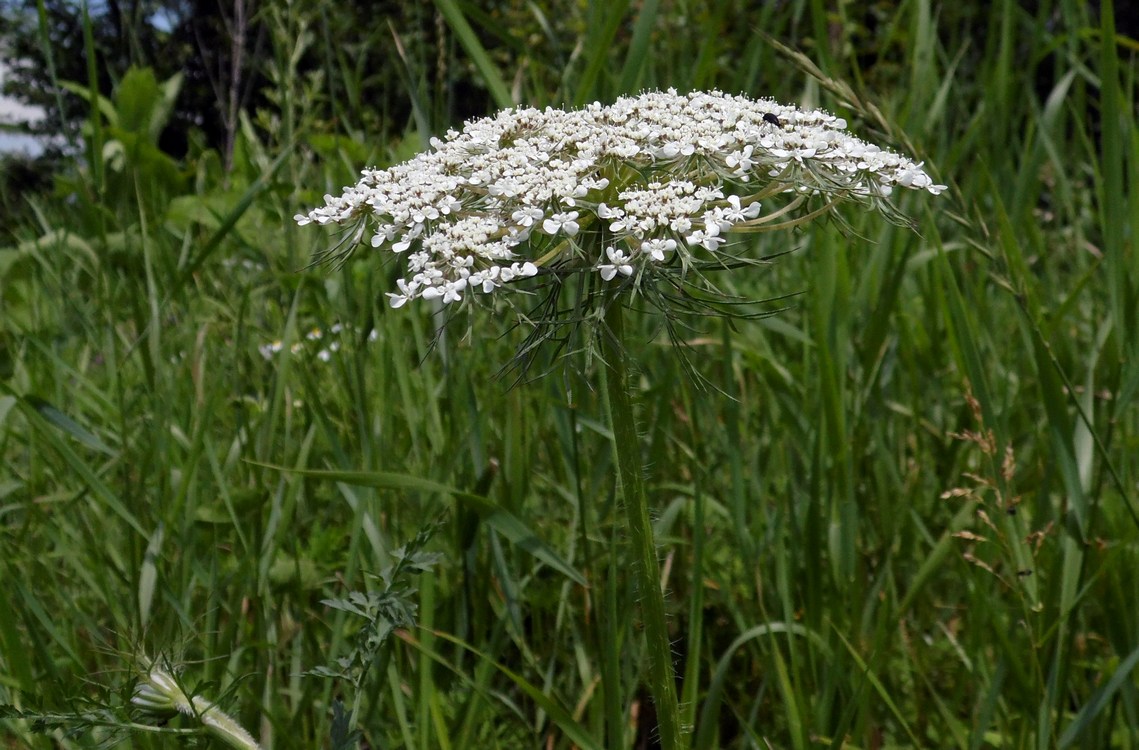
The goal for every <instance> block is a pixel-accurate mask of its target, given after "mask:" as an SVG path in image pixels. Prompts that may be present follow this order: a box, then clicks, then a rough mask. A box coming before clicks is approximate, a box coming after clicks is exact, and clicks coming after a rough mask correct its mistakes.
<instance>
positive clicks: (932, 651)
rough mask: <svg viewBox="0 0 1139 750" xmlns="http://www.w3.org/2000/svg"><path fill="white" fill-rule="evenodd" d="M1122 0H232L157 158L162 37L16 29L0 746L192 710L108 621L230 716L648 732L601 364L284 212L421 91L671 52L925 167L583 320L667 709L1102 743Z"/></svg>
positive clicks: (330, 739)
mask: <svg viewBox="0 0 1139 750" xmlns="http://www.w3.org/2000/svg"><path fill="white" fill-rule="evenodd" d="M1120 6H1121V8H1120V9H1116V10H1115V11H1113V9H1112V5H1111V3H1110V2H1101V3H1084V2H1076V1H1075V0H1055V1H1049V0H1040V1H1039V2H1031V3H1015V2H1010V1H1009V0H995V1H994V2H991V3H979V2H946V3H941V2H932V1H927V0H903V1H902V2H898V3H893V2H867V3H847V2H824V1H823V0H787V1H786V2H772V3H756V2H729V1H725V2H717V3H700V2H686V1H684V0H643V1H642V2H632V1H631V0H607V1H603V0H573V1H570V0H561V1H559V2H554V3H529V2H526V3H524V2H486V3H479V2H460V1H459V0H436V1H435V2H434V4H433V5H432V4H429V3H428V4H425V3H417V2H410V1H409V2H405V3H390V4H385V5H383V6H376V7H375V8H374V9H372V10H369V9H368V8H367V7H360V6H357V5H354V4H350V3H344V4H336V3H331V2H324V1H323V0H295V1H294V2H267V3H265V4H261V5H257V6H255V7H251V9H250V16H249V19H248V23H250V24H251V25H253V24H255V25H256V28H257V29H259V33H260V37H259V39H260V40H261V43H260V46H259V47H258V50H259V51H258V52H257V54H256V56H254V57H250V58H249V59H248V60H247V65H248V66H250V67H251V68H256V70H258V71H259V74H260V75H261V76H263V86H262V87H261V89H260V91H259V92H258V94H257V96H256V97H254V98H253V99H252V100H251V101H250V102H249V103H248V106H245V107H244V108H241V109H231V110H229V111H230V112H231V114H233V115H234V117H233V118H232V119H231V120H230V121H228V122H229V124H230V125H231V127H230V128H229V130H230V133H231V136H232V137H231V140H230V145H231V148H229V149H225V148H223V149H211V148H206V147H205V146H204V145H202V143H201V142H200V140H199V141H195V140H194V139H191V141H190V144H189V146H188V148H187V149H186V150H185V153H181V154H172V153H167V152H164V150H163V148H162V146H161V136H162V133H163V131H164V128H165V126H166V125H167V123H168V120H169V115H170V113H171V111H173V109H174V103H175V102H177V97H178V96H179V93H180V90H179V85H178V84H179V82H178V80H177V79H169V78H167V77H165V76H157V75H156V74H155V73H154V72H153V70H152V69H151V68H150V67H148V66H147V64H146V63H147V61H146V60H145V59H136V60H135V61H134V62H135V63H136V64H135V66H134V67H130V68H127V67H121V68H119V69H114V68H111V67H109V64H108V63H106V62H105V60H104V57H103V55H102V54H101V53H100V52H99V51H98V50H97V49H95V47H94V45H93V43H92V42H91V35H90V34H88V38H87V40H86V43H85V44H81V45H79V46H76V47H73V48H68V49H66V50H64V49H62V48H59V47H55V48H53V46H52V45H50V44H48V45H47V47H46V50H41V51H45V52H46V56H47V58H48V59H51V58H52V55H53V54H54V55H56V56H58V55H62V54H66V55H82V56H84V65H85V67H86V70H87V73H88V75H87V76H86V77H84V78H81V79H80V80H72V81H63V80H60V81H58V82H57V83H58V89H57V90H58V96H59V97H60V98H61V101H63V100H66V102H68V103H69V104H68V106H71V107H76V106H78V107H82V111H83V112H84V115H83V118H84V120H83V130H82V137H77V138H75V140H74V141H73V144H74V147H73V149H72V150H71V151H70V152H69V153H71V156H69V157H68V158H66V159H64V160H62V161H58V162H55V167H54V169H55V171H54V173H53V174H51V175H50V181H46V180H45V186H44V187H43V189H40V190H17V189H16V188H13V187H12V185H11V183H10V181H9V182H7V183H6V187H5V190H4V192H3V195H2V196H0V203H2V204H3V205H4V207H5V214H6V215H7V217H8V218H7V219H6V220H5V221H4V222H2V223H3V226H2V227H0V377H2V380H0V467H2V468H0V589H2V592H3V593H2V598H0V746H3V747H11V748H25V747H26V748H55V747H59V748H89V747H111V746H115V744H116V743H118V744H119V746H122V747H139V748H164V747H182V746H196V747H220V746H221V745H220V744H219V743H218V741H217V740H216V739H213V738H210V737H208V736H207V735H205V734H203V733H201V731H200V730H201V727H200V725H199V724H197V723H196V722H195V721H194V720H193V719H192V718H190V717H175V718H173V719H171V720H170V721H169V722H167V723H162V722H158V721H156V720H154V719H153V718H148V717H146V716H142V715H140V714H138V713H137V712H134V711H132V709H131V707H130V703H129V701H130V696H131V691H132V689H133V687H134V684H135V682H136V680H137V677H138V674H139V670H140V669H141V664H142V660H143V659H147V658H149V659H157V660H162V661H164V662H165V663H169V665H170V666H171V667H173V668H175V669H177V670H178V675H179V678H180V680H182V682H183V685H184V686H185V688H186V690H187V691H190V692H193V693H195V694H200V695H203V696H206V697H208V698H209V699H210V700H212V701H215V702H217V703H218V704H219V705H220V706H221V707H223V708H224V709H225V710H226V711H227V712H229V713H230V714H231V715H233V716H234V717H235V718H236V719H237V720H238V721H240V722H241V723H242V724H243V725H244V726H245V727H246V728H247V729H249V730H250V731H251V732H252V733H253V734H254V736H256V737H257V738H258V739H259V740H260V742H261V743H262V745H263V746H264V747H266V748H269V747H272V748H348V747H360V748H416V749H418V750H427V749H428V748H431V749H434V748H455V749H460V748H470V747H478V748H486V749H487V750H490V749H491V748H507V749H510V748H551V749H552V748H564V749H568V748H572V747H578V748H594V749H600V748H606V749H610V750H612V749H614V748H634V747H636V748H650V747H653V746H654V731H653V730H654V726H655V725H654V718H653V711H652V706H651V701H650V700H649V699H648V697H647V692H646V690H645V688H644V680H645V676H646V672H647V665H646V661H645V655H644V651H643V637H642V632H641V629H640V625H639V622H638V617H637V594H636V591H635V587H634V582H633V577H632V576H631V575H629V569H628V563H627V560H628V559H629V557H628V553H627V551H626V549H625V536H624V529H623V518H624V516H623V514H622V513H621V509H620V508H619V507H617V505H616V503H617V499H616V488H615V476H616V472H615V467H614V460H613V455H612V446H611V444H610V437H611V435H610V432H609V428H608V426H607V424H606V423H605V419H604V416H603V415H604V410H603V408H602V402H601V397H600V393H601V391H600V390H599V385H598V383H599V381H598V373H597V372H596V371H595V368H593V367H591V366H589V365H587V364H586V363H585V362H584V361H582V359H581V358H578V357H573V356H569V357H567V358H565V359H560V360H558V359H550V360H549V361H547V362H544V363H542V365H541V366H540V367H536V368H534V369H531V370H530V371H529V372H528V373H526V377H525V378H522V379H521V380H519V378H518V377H517V375H518V372H517V371H516V370H511V369H510V367H509V366H510V364H511V362H512V359H513V357H514V355H515V352H516V349H517V347H518V346H519V345H520V344H521V342H522V341H523V339H524V337H525V335H526V331H525V329H519V328H515V327H513V326H512V325H511V323H512V321H511V320H509V319H506V318H496V317H495V316H494V315H492V314H490V313H489V312H487V311H485V310H484V311H481V312H478V313H476V314H474V315H473V316H472V317H471V318H470V319H469V321H468V320H467V319H463V318H460V319H459V320H458V321H457V322H456V323H455V324H454V325H452V326H450V327H449V328H447V329H446V331H445V333H444V334H443V335H442V336H436V335H435V334H436V327H437V325H438V323H439V319H438V318H437V317H434V315H433V312H432V310H431V308H430V306H429V304H427V303H423V304H416V305H412V306H409V307H406V308H401V309H399V310H391V309H389V307H388V305H387V303H386V299H385V298H384V297H383V292H385V291H389V290H390V289H392V287H393V280H394V278H395V269H394V267H393V266H391V265H390V264H386V263H383V262H381V259H380V258H379V257H377V256H374V255H373V254H372V253H369V252H361V253H359V254H358V255H357V256H356V257H355V258H354V259H353V260H351V261H350V262H348V263H347V264H345V265H343V266H342V267H333V266H315V267H308V266H309V263H310V261H311V259H312V257H313V255H314V253H316V252H319V251H321V250H326V249H328V248H329V247H331V246H332V245H333V244H335V242H336V241H337V240H338V236H337V235H336V234H335V233H333V232H331V231H328V230H321V229H318V228H314V227H311V226H310V227H305V228H298V227H297V226H295V224H294V223H293V220H292V217H293V216H294V214H296V213H298V212H299V211H302V210H307V208H309V207H311V206H313V205H318V204H320V203H322V196H323V195H324V194H325V193H327V192H337V191H339V189H340V188H341V187H342V186H343V185H346V184H350V183H352V182H354V181H355V178H356V175H357V174H358V171H359V169H361V168H363V167H365V166H386V165H389V164H392V163H395V162H398V161H400V160H402V159H405V158H407V157H409V156H410V155H412V154H414V153H416V152H417V151H419V150H422V149H423V148H425V147H426V146H427V140H428V139H429V138H430V137H432V136H435V135H442V134H443V133H445V131H446V130H447V129H448V128H452V127H458V126H459V125H460V124H461V122H462V121H463V119H464V118H467V117H471V116H476V115H480V114H487V113H491V112H493V111H495V110H497V109H499V108H502V107H506V106H512V105H514V104H518V103H521V104H526V105H537V106H546V105H551V106H577V105H581V104H584V103H588V102H592V101H595V100H597V101H601V102H608V101H611V100H612V99H613V98H614V97H616V96H618V95H620V94H622V93H635V92H637V91H640V90H643V89H655V88H667V87H675V88H677V89H678V90H681V91H687V90H694V89H711V88H720V89H723V90H726V91H730V92H739V93H744V94H748V95H751V96H756V97H759V96H771V97H773V98H775V99H777V100H780V101H783V102H789V103H796V104H800V105H804V106H811V107H814V106H820V107H824V108H827V109H829V110H831V111H833V112H835V113H838V114H840V115H841V116H843V117H846V118H847V120H848V121H849V123H850V127H851V129H852V130H853V131H854V132H856V133H858V134H860V135H861V136H863V137H865V138H867V139H869V140H872V141H874V142H877V143H880V144H883V145H890V146H893V147H895V148H898V149H900V150H903V151H907V152H909V153H912V154H915V155H917V157H918V158H919V159H924V160H925V163H926V168H927V169H928V170H930V172H931V173H932V174H933V175H934V176H935V179H936V181H938V182H942V183H945V184H948V185H949V186H950V189H949V190H948V191H947V192H946V193H945V194H943V195H941V196H939V197H936V198H935V197H932V196H929V195H907V196H900V204H899V206H900V208H901V209H902V210H903V211H905V212H906V213H908V214H909V215H910V216H912V217H913V219H914V222H915V225H916V231H911V230H909V229H906V228H902V227H898V226H894V225H891V224H889V223H887V222H886V221H884V220H883V218H882V217H881V216H879V215H875V214H870V213H867V212H865V211H861V210H859V209H858V208H857V207H854V206H850V207H848V208H847V210H846V211H845V213H844V218H845V219H846V221H847V223H848V224H849V226H848V227H847V228H845V229H844V228H843V227H841V226H836V225H833V224H820V225H816V226H812V227H809V228H806V229H803V230H802V231H797V232H793V233H787V234H785V235H782V236H780V235H770V234H769V235H761V236H760V237H761V239H758V240H746V241H747V242H751V243H753V246H754V252H755V253H756V254H757V255H771V254H777V253H783V254H782V255H781V256H780V257H779V258H778V259H777V260H776V261H775V262H773V263H772V264H771V265H770V267H768V268H767V269H765V270H762V271H755V270H748V271H746V272H742V273H738V274H736V275H733V276H732V277H730V278H727V279H724V283H725V284H726V286H727V288H728V289H730V290H731V291H734V292H736V293H739V294H741V295H746V296H748V297H750V298H756V299H768V298H777V297H778V298H780V299H778V300H777V301H773V302H771V303H769V304H767V305H766V306H764V307H763V308H762V309H764V310H766V311H769V312H775V313H776V314H774V315H771V316H769V317H764V318H762V319H758V320H735V321H726V320H721V319H716V318H709V317H693V318H682V322H683V323H684V326H682V328H681V329H680V334H681V338H682V339H683V340H684V342H685V346H684V347H683V348H681V349H677V348H675V347H673V346H672V345H670V343H669V339H668V336H667V335H666V334H665V332H664V331H663V330H662V327H661V319H660V317H659V316H658V315H655V314H653V313H652V312H651V311H643V312H641V313H636V314H634V315H632V316H631V317H630V318H629V319H628V321H627V322H628V324H629V327H630V329H631V330H630V332H629V341H630V343H629V346H630V352H631V354H632V356H633V358H634V359H635V361H636V362H637V365H638V370H637V372H636V374H635V377H634V382H635V383H636V393H635V403H636V405H637V408H638V419H639V425H640V431H641V442H642V448H643V455H644V458H645V461H646V464H647V467H648V469H647V472H648V473H647V481H648V489H649V493H650V500H651V502H652V504H653V506H654V508H655V524H656V534H657V539H658V542H659V546H660V554H661V559H662V565H663V569H664V575H665V578H666V581H665V585H666V587H667V591H668V606H669V617H670V628H671V634H672V637H673V639H674V651H675V666H676V670H677V673H678V676H679V677H680V682H679V685H680V688H679V689H680V694H681V699H682V715H683V719H684V721H685V722H686V723H687V724H688V725H689V726H690V727H691V728H692V730H693V733H692V736H691V744H692V747H693V748H700V749H701V750H713V749H716V748H795V749H796V750H798V749H802V748H827V747H843V748H850V749H851V750H854V749H856V748H860V749H865V750H871V749H878V748H962V750H966V749H968V750H977V749H979V748H1001V749H1002V750H1003V749H1010V748H1025V749H1028V748H1035V749H1039V750H1045V749H1048V748H1069V747H1072V748H1089V749H1090V750H1102V749H1103V748H1136V747H1139V683H1137V681H1136V672H1135V667H1136V664H1137V662H1139V431H1137V430H1136V427H1137V425H1139V403H1137V400H1136V398H1137V395H1139V356H1137V355H1139V307H1137V305H1139V252H1137V249H1136V244H1135V235H1136V218H1137V217H1139V189H1137V184H1139V133H1137V131H1136V127H1135V123H1136V114H1137V112H1136V92H1137V81H1136V75H1137V73H1139V67H1137V65H1136V56H1137V54H1139V43H1137V42H1136V39H1135V38H1134V35H1135V33H1136V28H1137V26H1136V24H1135V23H1134V21H1133V20H1131V21H1130V25H1129V26H1128V25H1127V24H1126V23H1125V21H1127V18H1126V17H1127V15H1128V13H1130V12H1131V11H1129V10H1128V7H1127V5H1126V4H1123V3H1120ZM42 7H43V6H42V4H41V8H42ZM1125 11H1127V12H1125ZM1117 20H1118V22H1119V24H1120V26H1119V28H1118V29H1117V28H1116V25H1115V24H1116V21H1117ZM88 31H90V27H88ZM1128 34H1131V36H1128ZM248 54H250V55H252V54H253V53H252V52H250V53H248ZM102 80H110V81H111V82H112V85H110V86H108V87H102V88H101V84H100V81H102ZM220 104H224V102H221V103H220ZM222 109H224V107H222ZM217 112H218V107H215V108H214V109H211V110H206V111H203V117H205V118H213V117H219V116H220V115H218V113H217ZM238 114H240V116H237V115H238ZM504 368H505V369H504ZM687 368H691V369H692V370H693V371H694V373H695V375H697V376H698V377H693V373H691V372H689V371H688V369H687Z"/></svg>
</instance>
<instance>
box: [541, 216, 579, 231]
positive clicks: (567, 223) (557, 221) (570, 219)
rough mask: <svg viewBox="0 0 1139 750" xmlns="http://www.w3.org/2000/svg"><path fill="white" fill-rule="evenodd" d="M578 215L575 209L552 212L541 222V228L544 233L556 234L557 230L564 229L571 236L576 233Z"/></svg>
mask: <svg viewBox="0 0 1139 750" xmlns="http://www.w3.org/2000/svg"><path fill="white" fill-rule="evenodd" d="M578 216H579V214H578V212H577V211H568V212H566V213H560V214H554V215H553V216H551V217H550V218H548V219H546V220H545V221H543V222H542V230H543V231H544V232H545V233H546V234H557V233H558V232H559V231H564V232H565V233H566V234H568V235H569V236H570V237H573V236H574V235H575V234H577V231H578V228H579V227H578V224H577V217H578Z"/></svg>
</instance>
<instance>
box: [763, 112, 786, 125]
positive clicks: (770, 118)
mask: <svg viewBox="0 0 1139 750" xmlns="http://www.w3.org/2000/svg"><path fill="white" fill-rule="evenodd" d="M763 121H764V122H768V123H771V124H772V125H774V126H775V127H777V128H781V127H783V123H782V122H781V121H780V119H779V118H778V117H776V116H775V115H773V114H771V113H770V112H765V113H764V114H763Z"/></svg>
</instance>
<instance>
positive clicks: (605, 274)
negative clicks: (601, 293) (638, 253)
mask: <svg viewBox="0 0 1139 750" xmlns="http://www.w3.org/2000/svg"><path fill="white" fill-rule="evenodd" d="M605 254H606V255H607V256H609V262H608V263H603V264H601V265H599V266H598V267H597V270H598V271H600V272H601V278H602V279H604V280H605V281H612V280H613V278H614V277H615V276H616V275H617V274H618V273H619V274H621V275H622V276H632V275H633V266H632V265H631V264H630V263H629V258H628V256H626V255H625V253H624V252H623V251H621V250H618V249H617V248H615V247H607V248H605Z"/></svg>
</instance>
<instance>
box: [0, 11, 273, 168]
mask: <svg viewBox="0 0 1139 750" xmlns="http://www.w3.org/2000/svg"><path fill="white" fill-rule="evenodd" d="M250 4H251V3H248V2H246V3H240V2H239V3H235V5H237V6H247V5H250ZM43 6H44V11H45V13H44V17H45V18H46V21H47V23H46V25H45V27H41V23H40V15H39V12H38V10H37V2H36V0H0V44H3V46H4V48H5V58H6V59H7V61H8V65H9V76H8V80H7V81H6V82H5V85H4V92H3V93H4V94H5V95H7V96H11V97H13V98H15V99H17V100H19V101H22V102H24V103H26V104H30V105H35V106H38V107H42V108H43V109H44V110H45V111H46V112H47V116H46V117H45V118H44V119H43V120H42V121H40V122H38V123H25V124H24V128H25V130H26V132H29V133H32V134H35V135H44V136H59V135H62V136H64V139H63V140H64V141H65V142H67V141H74V139H75V136H76V135H77V134H78V131H79V128H80V126H81V124H82V122H83V120H84V119H85V118H86V117H87V116H88V113H89V108H88V106H87V103H86V102H84V101H83V100H82V99H81V98H79V97H77V96H74V95H72V94H69V93H66V92H61V91H60V90H59V89H58V87H57V86H56V82H57V81H72V82H75V83H77V84H79V85H82V86H84V87H88V86H89V85H90V74H89V70H90V69H91V68H89V66H88V50H87V48H86V45H85V41H84V25H85V19H84V15H83V7H82V4H81V3H77V2H73V1H71V0H44V2H43ZM219 8H220V5H219V3H218V2H217V1H216V0H108V1H107V2H93V3H91V4H90V5H89V6H88V18H87V21H88V22H89V24H90V30H91V38H92V41H93V46H94V50H93V51H94V58H95V59H94V63H95V64H94V66H92V67H93V70H94V75H95V84H96V86H97V88H98V90H99V92H100V93H101V94H102V95H104V96H110V94H111V92H112V91H113V89H114V85H115V83H116V81H117V80H118V79H119V78H120V77H121V76H122V75H123V74H124V73H125V72H126V71H127V70H128V69H129V68H130V67H131V66H137V67H150V68H152V69H153V70H154V71H155V75H156V76H157V77H158V78H159V79H160V80H164V79H166V78H169V77H170V76H172V75H174V74H176V73H179V72H181V73H182V74H183V76H184V81H183V86H182V92H181V95H180V96H179V100H178V108H177V111H176V112H175V113H174V117H173V119H172V123H171V126H170V127H169V128H167V130H166V132H165V133H164V134H163V139H162V143H161V146H162V148H163V150H164V151H167V152H168V153H171V154H174V155H181V154H183V153H185V151H186V148H187V144H188V139H189V133H190V131H191V130H198V131H200V132H201V133H202V134H203V135H204V137H205V140H206V142H207V144H208V145H210V146H217V147H219V148H220V147H223V146H224V145H225V137H226V123H227V120H226V117H225V115H226V110H225V107H227V106H233V104H234V103H236V105H237V106H249V104H250V101H251V99H252V92H254V91H256V89H257V87H258V86H259V85H260V84H261V83H263V79H262V77H261V76H260V75H259V71H258V68H257V66H256V65H251V64H249V61H253V60H256V59H257V56H258V55H259V54H260V52H261V50H263V48H264V46H265V34H264V29H263V28H262V27H261V25H260V24H258V23H256V22H255V19H254V18H253V17H252V16H249V17H245V18H239V19H237V22H236V23H235V19H234V18H233V15H232V13H231V14H229V15H227V14H225V13H222V12H221V11H220V10H219ZM230 10H231V11H232V10H233V9H232V8H230ZM45 41H46V42H47V47H48V48H49V49H45V45H44V42H45ZM239 48H240V49H241V51H242V54H243V56H244V57H245V59H244V60H242V61H239V64H241V66H242V67H241V69H240V71H239V72H238V74H237V75H234V73H233V71H232V70H231V68H232V65H233V62H234V59H233V58H234V50H236V49H239ZM49 55H50V60H49ZM231 89H232V90H234V95H231ZM53 143H57V141H53ZM57 147H58V146H57Z"/></svg>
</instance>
